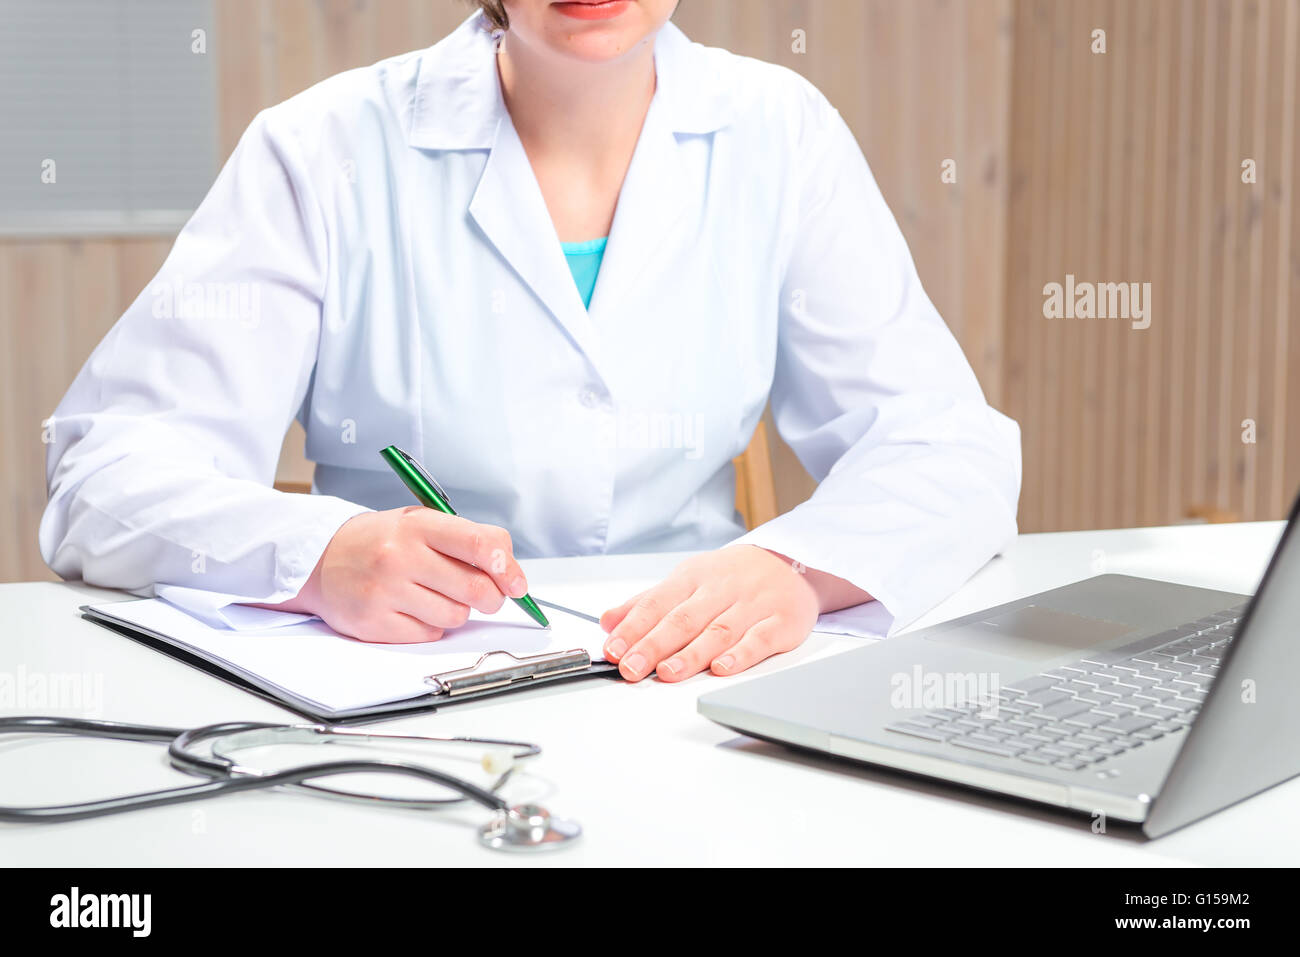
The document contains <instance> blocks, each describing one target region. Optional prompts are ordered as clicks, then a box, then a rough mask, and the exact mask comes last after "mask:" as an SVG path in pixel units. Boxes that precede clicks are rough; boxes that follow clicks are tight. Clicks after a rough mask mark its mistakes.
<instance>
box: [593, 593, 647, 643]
mask: <svg viewBox="0 0 1300 957" xmlns="http://www.w3.org/2000/svg"><path fill="white" fill-rule="evenodd" d="M644 594H645V592H637V593H636V594H635V595H633V596H632V597H631V598H629V599H628V600H627V601H625V602H623V604H621V605H615V606H614V607H613V608H611V609H609V610H608V611H606V612H604V613H603V614H602V615H601V616H600V627H601V628H604V629H605V633H606V634H608V633H609V632H611V631H613V630H614V629H615V628H617V627H618V625H619V622H621V621H622V620H623V619H624V618H626V617H627V613H628V612H629V611H631V610H632V606H633V605H635V604H636V601H637V599H638V598H640V597H641V596H642V595H644Z"/></svg>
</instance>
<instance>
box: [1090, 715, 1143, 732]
mask: <svg viewBox="0 0 1300 957" xmlns="http://www.w3.org/2000/svg"><path fill="white" fill-rule="evenodd" d="M1155 723H1156V719H1155V718H1144V717H1142V716H1141V715H1139V714H1134V715H1132V716H1130V717H1124V718H1115V719H1114V720H1112V721H1108V722H1106V723H1105V724H1103V725H1102V726H1101V727H1102V730H1105V731H1114V732H1116V733H1118V734H1132V733H1133V732H1134V731H1137V730H1139V729H1141V728H1149V727H1151V725H1153V724H1155Z"/></svg>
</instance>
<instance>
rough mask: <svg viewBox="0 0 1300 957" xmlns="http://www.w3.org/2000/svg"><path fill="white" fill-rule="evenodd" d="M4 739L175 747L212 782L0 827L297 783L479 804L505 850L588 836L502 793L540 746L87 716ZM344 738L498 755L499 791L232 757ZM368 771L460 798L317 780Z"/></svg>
mask: <svg viewBox="0 0 1300 957" xmlns="http://www.w3.org/2000/svg"><path fill="white" fill-rule="evenodd" d="M0 734H62V735H74V736H79V737H87V738H106V739H114V740H119V741H153V742H158V743H162V742H167V757H168V759H169V760H170V762H171V765H172V767H174V768H176V769H177V770H179V771H184V772H185V773H186V774H192V775H195V776H198V777H204V778H208V779H209V780H208V781H206V782H204V783H202V784H192V785H187V786H185V787H177V788H167V789H164V790H159V791H145V792H141V793H139V794H126V795H122V796H120V797H114V798H105V799H103V800H99V801H86V802H84V803H81V804H59V805H48V806H36V807H3V806H0V821H12V822H26V823H31V822H40V823H47V824H53V823H59V822H63V821H80V820H85V819H86V818H94V817H104V816H106V815H110V814H122V813H124V812H126V811H135V810H141V809H144V808H150V807H164V806H166V805H169V804H184V803H187V802H189V801H201V800H204V799H206V798H215V797H222V796H224V795H228V794H237V793H239V792H242V791H257V790H261V789H263V788H274V787H281V786H292V787H296V788H300V789H303V790H306V791H309V792H312V793H314V794H318V795H322V796H325V797H332V798H339V799H344V800H349V801H359V802H362V803H366V804H370V805H386V806H390V807H405V808H418V809H424V810H429V809H435V808H442V807H446V806H448V805H453V804H461V803H463V802H465V801H473V802H475V803H477V804H481V805H482V806H483V807H485V808H487V809H489V810H490V811H492V817H491V819H490V820H489V821H488V822H487V823H486V824H484V825H483V826H482V827H480V828H479V830H478V838H479V842H480V843H482V844H483V845H484V846H486V847H490V848H492V849H493V850H499V851H535V850H552V849H555V848H559V847H564V846H565V845H567V844H569V843H570V842H572V841H573V840H575V839H576V838H577V837H578V836H579V835H581V834H582V828H581V827H580V826H579V825H578V824H577V823H575V822H573V821H568V820H564V819H562V818H555V817H552V816H551V815H550V813H549V812H548V811H547V810H546V809H545V808H542V807H539V806H538V805H536V804H520V805H511V804H509V803H508V802H507V801H505V800H504V799H503V798H502V797H501V796H500V795H499V794H498V793H497V792H498V791H499V790H500V789H501V787H502V786H503V785H504V784H505V782H506V780H507V779H508V778H509V777H510V775H511V774H512V773H513V772H514V770H515V766H516V764H517V762H519V761H522V760H524V759H526V758H531V757H535V756H537V755H539V754H541V748H539V747H538V746H537V745H535V744H528V743H526V742H522V741H498V740H495V739H492V738H464V737H446V738H444V737H429V736H421V735H401V734H375V733H374V732H371V731H362V730H356V729H351V728H338V727H333V726H329V725H319V724H314V725H287V724H262V723H257V722H249V721H236V722H229V723H225V724H212V725H207V726H206V727H202V728H190V729H186V728H164V727H154V726H151V725H141V724H122V723H119V722H115V721H92V720H88V719H81V718H42V717H16V718H0ZM338 741H349V742H367V741H389V742H408V743H420V744H428V743H433V744H448V745H478V746H481V747H484V748H488V749H490V750H489V751H486V752H485V753H484V756H483V760H482V765H483V768H484V770H486V771H487V772H488V773H489V774H491V775H496V779H495V781H494V782H493V783H492V784H491V786H490V787H487V788H484V787H480V786H479V785H477V784H474V783H473V782H471V781H467V780H465V779H464V778H460V777H457V776H455V775H453V774H449V773H447V772H445V771H439V770H438V769H437V768H432V767H428V766H426V765H422V764H407V763H404V762H400V761H387V760H378V759H356V760H345V761H328V762H323V763H319V764H305V765H299V766H297V767H291V768H286V769H284V770H280V771H268V770H261V769H257V768H250V767H246V766H244V765H241V764H238V763H236V761H235V760H234V759H233V758H232V757H231V755H232V754H233V753H234V752H235V751H240V750H246V749H249V748H256V747H266V746H272V745H301V744H311V745H315V744H331V743H334V742H338ZM204 742H208V749H209V751H211V757H205V756H204V755H202V754H200V753H198V752H197V751H196V750H195V749H196V748H197V746H198V745H200V744H202V743H204ZM503 749H509V753H508V754H502V750H503ZM359 772H364V773H367V774H393V775H399V776H405V777H408V778H419V779H423V780H425V781H430V782H432V783H434V784H439V785H442V786H443V787H445V788H448V789H450V790H452V791H455V792H457V796H455V797H430V798H409V797H385V796H382V795H376V794H366V793H362V792H360V791H350V790H347V789H345V788H336V787H330V786H327V785H324V784H318V783H316V781H317V780H318V779H320V778H329V777H333V776H335V775H339V774H356V773H359Z"/></svg>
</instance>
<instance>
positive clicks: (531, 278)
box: [40, 14, 1020, 630]
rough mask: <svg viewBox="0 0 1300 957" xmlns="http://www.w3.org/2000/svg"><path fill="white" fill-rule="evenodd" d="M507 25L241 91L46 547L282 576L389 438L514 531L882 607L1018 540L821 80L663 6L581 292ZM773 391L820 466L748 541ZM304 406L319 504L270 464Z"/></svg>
mask: <svg viewBox="0 0 1300 957" xmlns="http://www.w3.org/2000/svg"><path fill="white" fill-rule="evenodd" d="M493 51H494V45H493V40H492V39H491V37H490V36H489V35H488V32H487V30H486V28H485V27H484V25H483V20H482V17H481V15H479V14H475V15H473V16H471V17H470V18H469V19H468V20H467V21H466V22H465V23H464V24H462V25H461V27H460V28H459V29H457V30H456V31H455V32H454V33H453V34H451V35H450V36H449V37H447V38H445V39H444V40H443V41H442V42H440V43H438V44H437V45H435V46H433V47H432V48H430V49H427V50H424V51H421V52H418V53H412V54H408V55H406V56H402V57H398V58H395V59H392V60H387V61H384V62H382V63H379V64H376V65H375V66H372V67H368V68H365V69H359V70H352V71H350V72H347V73H344V74H341V75H339V76H336V77H333V78H331V79H329V80H326V81H325V82H323V83H321V84H319V85H317V86H315V87H313V88H311V89H309V90H307V91H306V92H304V93H302V94H300V95H298V96H295V97H294V98H292V99H290V100H288V101H287V102H285V103H282V104H280V105H278V106H275V107H272V108H271V109H268V110H266V111H264V112H262V113H261V114H259V115H258V116H257V117H256V119H254V121H253V123H252V124H251V126H250V127H249V128H248V130H247V132H246V133H245V134H244V136H243V138H242V140H241V141H240V143H239V146H238V148H237V150H236V151H235V153H234V155H233V156H232V157H231V159H230V161H229V163H228V164H227V165H226V167H225V169H224V170H223V171H222V172H221V174H220V176H219V177H218V179H217V181H216V183H215V185H214V186H213V188H212V191H211V192H210V193H209V194H208V196H207V198H206V199H205V200H204V202H203V204H202V205H201V206H200V208H199V209H198V211H197V212H196V213H195V214H194V217H193V219H191V221H190V222H189V224H188V225H187V226H186V227H185V229H184V230H183V231H182V232H181V234H180V236H179V237H178V238H177V240H176V244H175V247H174V248H173V249H172V251H171V254H170V255H169V256H168V258H167V260H166V262H165V263H164V265H163V266H162V269H161V271H160V272H159V274H158V276H157V278H156V280H155V281H154V283H152V284H151V285H150V286H149V287H148V288H146V289H145V290H144V292H143V293H142V294H141V296H140V297H139V298H138V299H137V300H136V301H135V303H134V304H133V305H132V306H131V307H130V308H129V309H128V310H127V312H126V314H125V315H124V316H123V317H122V318H121V320H120V321H119V322H118V323H117V324H116V325H115V326H114V327H113V329H112V331H111V332H109V334H108V336H107V337H106V338H105V339H104V341H103V342H102V343H101V344H100V345H99V347H98V348H97V349H96V350H95V352H94V354H93V355H92V356H91V357H90V359H89V360H88V361H87V363H86V365H85V367H84V368H83V369H82V370H81V372H80V374H79V375H78V376H77V378H76V380H75V381H74V382H73V384H72V386H71V388H70V390H69V392H68V394H67V396H66V397H65V398H64V400H63V402H62V403H61V404H60V405H59V407H58V409H57V411H56V412H55V414H54V416H53V418H52V420H51V421H50V422H49V423H48V424H47V428H46V433H47V438H50V439H51V440H52V441H51V444H50V447H49V457H48V480H49V494H50V500H49V505H48V507H47V509H46V512H45V516H44V519H43V521H42V523H41V532H40V542H41V548H42V552H43V554H44V556H45V558H46V560H47V561H48V562H49V564H50V566H51V567H52V568H53V569H54V570H55V571H56V572H58V573H59V574H60V575H62V576H64V577H70V578H71V577H81V578H84V579H85V580H86V581H87V582H91V583H95V584H101V585H107V586H115V587H120V588H127V589H131V590H135V591H137V592H139V593H142V594H148V593H150V592H152V591H153V590H155V588H156V587H157V586H172V587H171V590H170V596H171V597H173V598H176V597H179V598H180V599H181V600H182V601H184V599H185V596H186V595H187V594H189V595H190V598H191V600H193V601H196V602H197V603H198V604H200V605H202V604H204V603H205V602H206V605H207V606H208V607H209V608H219V607H220V606H222V605H225V604H226V603H230V602H238V601H261V602H277V601H281V600H284V599H287V598H289V597H291V596H293V595H295V594H296V593H297V592H298V590H299V588H300V586H301V585H302V584H303V582H304V581H305V580H306V578H307V576H308V575H309V573H310V572H311V570H312V568H313V567H314V565H315V563H316V561H317V559H318V558H319V556H320V554H321V552H322V551H323V549H324V547H325V545H326V543H327V542H328V541H329V539H330V538H331V536H333V534H334V533H335V531H336V530H337V529H338V527H339V526H340V525H341V524H342V523H343V522H344V521H346V520H347V519H349V518H351V517H352V516H354V515H356V514H358V513H359V512H362V511H364V510H366V509H385V508H394V507H398V506H404V505H410V504H413V500H412V499H411V497H410V494H409V492H407V490H406V489H405V487H404V486H403V485H402V484H401V482H400V481H398V479H397V478H396V476H395V475H394V474H393V473H392V472H391V471H390V470H389V469H388V467H387V466H386V465H385V463H384V462H383V461H382V460H381V458H380V457H379V454H378V452H379V449H380V448H382V447H384V446H386V445H388V444H390V443H395V444H397V445H399V446H401V447H403V448H405V449H406V450H407V451H409V452H411V453H412V454H414V455H415V456H416V457H417V458H418V459H420V460H421V461H422V462H423V463H424V464H425V465H426V466H427V467H428V468H429V470H430V471H431V472H432V473H433V474H434V475H435V476H436V477H437V478H438V479H439V481H440V482H441V483H442V484H443V486H444V487H445V488H446V490H447V492H448V493H449V495H450V496H451V499H452V501H453V502H454V503H455V505H456V506H457V509H458V510H459V511H460V512H461V514H463V515H465V516H466V517H468V518H472V519H474V520H476V521H480V522H489V523H493V524H497V525H501V526H503V527H504V528H506V529H508V530H509V531H510V532H511V534H512V535H513V538H514V542H515V546H516V551H517V553H518V555H519V556H520V557H530V556H550V555H579V554H583V555H586V554H598V553H602V552H636V551H656V550H670V549H702V548H713V547H717V546H721V545H724V544H726V543H728V542H731V541H735V540H739V541H742V542H750V543H754V544H758V545H763V546H765V547H768V548H771V549H773V550H775V551H778V552H780V553H782V554H785V555H787V556H790V557H791V558H793V559H796V560H798V561H800V562H802V563H803V564H805V565H807V566H809V567H813V568H818V569H822V570H824V571H827V572H830V573H832V574H835V575H837V576H840V577H842V578H845V579H847V580H849V581H851V582H853V583H855V584H856V585H858V586H860V587H861V588H863V589H865V590H866V591H868V592H870V593H871V594H872V595H874V596H876V598H877V599H879V601H880V602H881V603H882V604H883V605H884V606H885V610H886V611H887V612H888V613H889V614H890V615H891V616H892V618H893V622H894V628H895V630H896V629H897V628H898V627H901V626H902V625H905V624H906V623H908V622H910V621H911V620H913V619H914V618H916V617H917V616H918V615H920V614H922V613H923V612H924V611H926V610H927V609H928V608H930V607H931V606H933V605H934V604H936V603H937V602H939V601H940V600H942V599H943V598H944V597H945V596H946V595H948V594H949V593H950V592H952V591H954V590H955V589H956V588H957V587H958V586H959V585H961V584H962V582H964V581H965V580H966V579H967V578H968V577H969V576H970V575H971V574H973V573H974V572H975V571H976V570H977V569H978V568H979V567H980V566H981V565H983V564H984V563H985V562H987V561H988V560H989V559H990V558H991V557H992V556H993V555H994V554H995V553H996V552H997V551H998V550H999V549H1000V548H1001V547H1002V546H1003V545H1005V544H1006V543H1007V541H1008V540H1009V539H1010V538H1011V537H1012V536H1013V535H1014V534H1015V512H1016V501H1017V497H1018V494H1019V486H1020V451H1019V430H1018V429H1017V427H1016V425H1015V423H1014V422H1012V421H1011V420H1009V419H1007V418H1005V417H1004V416H1002V415H1000V414H999V413H997V412H995V411H994V410H993V409H991V408H990V407H989V406H988V405H987V404H986V403H985V400H984V397H983V395H982V393H981V391H980V388H979V385H978V383H977V382H976V380H975V377H974V375H973V374H972V372H971V369H970V366H969V365H968V364H967V363H966V361H965V359H964V357H963V356H962V354H961V351H960V349H959V347H958V346H957V344H956V342H955V341H954V339H953V337H952V335H951V334H950V333H949V331H948V329H947V328H946V326H945V325H944V323H943V321H942V320H941V318H940V317H939V316H938V314H937V313H936V311H935V309H934V307H933V306H932V305H931V303H930V301H929V299H928V298H927V297H926V294H925V292H924V291H923V290H922V288H921V284H920V282H919V281H918V279H917V275H916V272H915V269H914V267H913V265H912V261H911V259H910V256H909V254H908V251H907V247H906V245H905V243H904V240H903V237H902V235H901V234H900V232H899V230H898V228H897V226H896V224H895V222H894V220H893V218H892V216H891V215H890V212H889V210H888V208H887V207H886V205H885V203H884V201H883V199H882V197H881V194H880V192H879V190H878V189H877V187H876V184H875V181H874V180H873V179H872V176H871V173H870V171H869V170H868V168H867V164H866V162H865V161H864V159H863V157H862V153H861V151H860V150H859V148H858V146H857V143H856V142H855V141H854V138H853V136H852V134H851V133H850V131H849V130H848V128H847V126H846V125H845V124H844V122H843V121H842V120H841V118H840V116H839V114H838V113H837V112H836V111H835V110H834V108H832V107H831V106H830V104H829V103H828V102H827V101H826V100H825V99H824V98H823V97H822V96H821V95H820V94H819V93H818V92H817V90H816V89H814V88H813V87H812V86H811V85H810V84H809V83H807V82H806V81H805V80H803V79H802V78H801V77H799V76H798V75H797V74H795V73H792V72H790V71H788V70H786V69H783V68H780V67H777V66H773V65H770V64H765V63H761V62H758V61H755V60H750V59H747V58H744V57H739V56H734V55H732V54H730V53H727V52H725V51H722V50H717V49H711V48H705V47H702V46H700V45H698V44H693V43H691V42H690V41H688V40H687V39H686V37H685V36H684V35H683V34H682V33H681V32H680V31H679V30H678V29H677V28H676V27H675V26H673V25H671V24H670V25H668V26H666V27H665V28H664V29H663V31H662V32H661V33H660V35H659V36H658V38H657V40H656V46H655V66H656V71H657V76H658V81H657V88H656V91H655V94H654V98H653V100H652V102H651V105H650V110H649V113H648V115H647V117H646V120H645V125H644V128H643V130H642V133H641V136H640V140H639V141H638V144H637V147H636V151H635V155H634V157H633V160H632V163H631V167H630V169H629V170H628V174H627V179H626V181H625V183H624V185H623V189H622V193H621V195H620V197H619V202H618V209H617V213H616V215H615V217H614V222H613V226H612V229H611V231H610V237H609V244H608V248H607V250H606V253H605V258H604V262H603V264H602V266H601V269H600V275H599V279H598V282H597V285H596V288H595V293H594V295H593V298H592V300H591V305H590V308H589V309H586V308H584V307H583V304H582V301H581V299H580V297H579V294H578V291H577V288H576V286H575V284H574V281H573V278H572V276H571V274H570V272H569V270H568V268H567V265H566V262H565V259H564V256H563V254H562V251H561V249H560V243H559V239H558V237H557V235H556V232H555V228H554V226H553V225H552V223H551V220H550V218H549V216H548V214H547V210H546V207H545V205H544V202H543V199H542V195H541V192H540V190H539V188H538V185H537V181H536V179H535V177H534V175H533V173H532V170H531V167H530V166H529V164H528V160H527V157H526V155H525V153H524V150H523V148H522V146H521V144H520V141H519V137H518V135H517V134H516V132H515V129H514V126H513V125H512V123H511V120H510V117H509V114H508V113H507V111H506V109H505V107H504V104H503V101H502V98H501V93H500V87H499V83H498V77H497V71H496V65H495V58H494V52H493ZM769 396H770V398H771V402H772V407H773V411H774V415H775V421H776V424H777V426H778V428H779V430H780V432H781V434H782V435H783V436H784V437H785V439H786V441H787V442H789V443H790V445H791V446H792V447H793V449H794V450H795V452H796V453H797V454H798V455H799V458H800V460H801V461H802V462H803V464H804V465H805V466H806V467H807V469H808V470H809V471H810V472H811V473H812V474H813V476H814V477H816V478H817V479H818V480H819V481H820V483H821V484H820V486H819V488H818V490H817V492H816V494H815V495H814V496H813V497H812V498H811V500H809V501H808V502H806V503H804V504H803V505H800V506H799V507H798V508H795V509H794V510H792V511H791V512H789V513H787V514H785V515H782V516H781V517H779V518H777V519H776V520H775V521H772V522H769V523H767V524H766V525H763V526H761V527H759V528H758V529H755V530H753V531H751V532H749V533H748V534H742V533H743V531H744V529H743V527H742V526H741V524H740V522H739V519H738V516H737V513H736V511H735V506H734V495H733V483H734V476H733V471H732V467H731V459H732V457H733V456H735V455H737V454H738V453H740V452H741V451H742V450H743V449H744V447H745V445H746V442H747V440H748V439H749V437H750V434H751V433H752V432H753V429H754V427H755V424H756V423H757V422H758V419H759V416H760V415H761V413H762V411H763V408H764V406H765V405H766V403H767V402H768V399H769ZM294 416H297V418H298V419H299V421H300V422H302V424H303V425H304V426H305V428H306V433H307V455H308V457H309V458H310V459H311V460H313V461H314V462H315V463H316V473H315V492H316V493H317V494H314V495H311V496H305V495H294V494H286V493H281V492H277V491H275V490H273V489H272V487H271V484H272V481H273V478H274V475H275V469H276V462H277V457H278V453H279V450H280V444H281V439H282V437H283V435H284V432H285V429H286V428H287V426H288V424H289V422H290V421H291V419H292V418H293V417H294ZM186 589H194V590H197V591H195V592H187V591H186ZM196 596H198V597H196Z"/></svg>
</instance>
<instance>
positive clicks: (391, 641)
mask: <svg viewBox="0 0 1300 957" xmlns="http://www.w3.org/2000/svg"><path fill="white" fill-rule="evenodd" d="M355 631H357V632H359V633H358V634H352V635H350V637H352V638H356V639H357V640H359V641H364V642H367V643H369V644H385V645H414V644H418V643H420V642H424V641H437V640H438V639H439V638H441V637H442V629H441V628H435V627H433V626H432V625H429V624H426V623H425V622H423V621H420V620H419V619H418V618H412V617H411V616H410V615H406V614H403V613H402V612H393V613H391V614H388V615H384V616H383V617H382V618H381V619H379V620H378V621H376V622H375V623H374V624H373V625H367V626H363V627H360V628H357V629H355Z"/></svg>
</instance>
